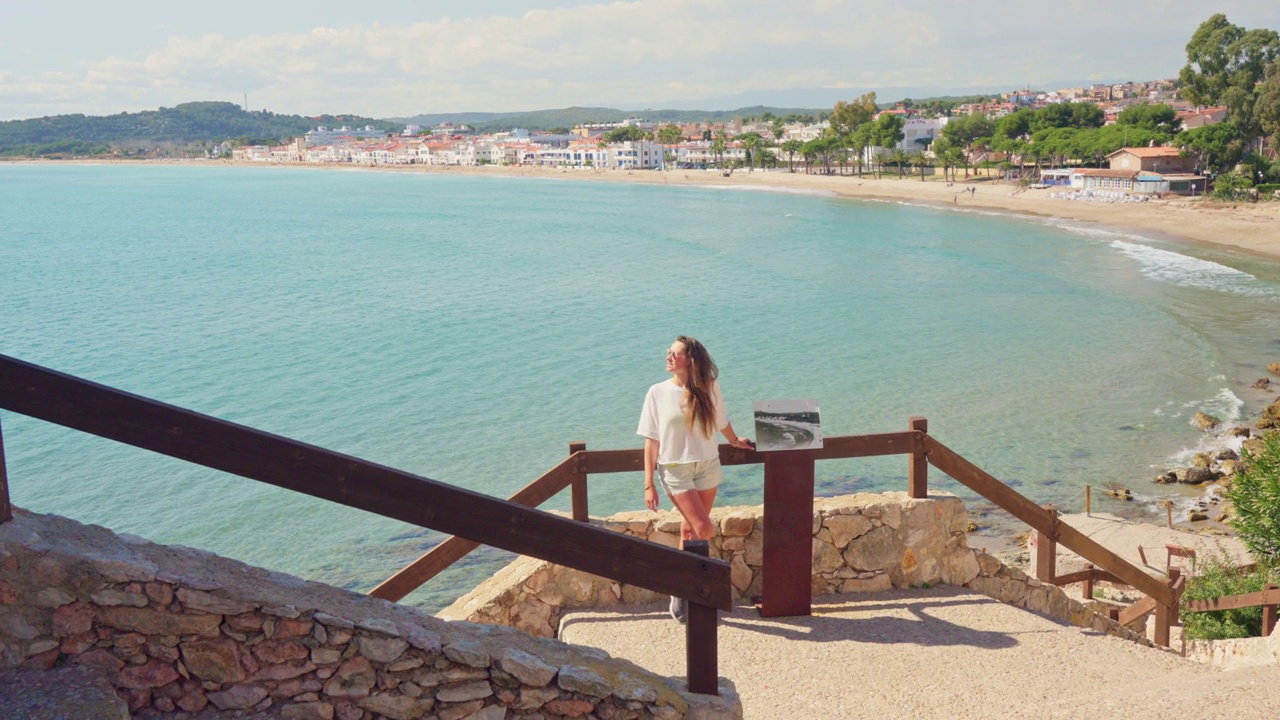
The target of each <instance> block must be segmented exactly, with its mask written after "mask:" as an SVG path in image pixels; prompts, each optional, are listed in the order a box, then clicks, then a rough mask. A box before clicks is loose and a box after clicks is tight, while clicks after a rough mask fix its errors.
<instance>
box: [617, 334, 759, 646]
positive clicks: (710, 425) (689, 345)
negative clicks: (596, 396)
mask: <svg viewBox="0 0 1280 720" xmlns="http://www.w3.org/2000/svg"><path fill="white" fill-rule="evenodd" d="M667 372H669V373H671V379H670V380H664V381H662V382H660V383H657V384H656V385H654V386H653V387H651V388H649V393H648V394H647V395H645V398H644V409H643V410H641V412H640V425H639V427H637V428H636V434H637V435H642V436H644V502H645V505H647V506H648V507H649V509H650V510H657V509H658V488H657V485H656V484H655V483H654V476H655V474H656V475H657V479H658V480H659V481H660V482H661V483H662V488H663V490H664V491H665V492H666V493H667V497H670V498H671V502H672V504H673V505H675V506H676V509H677V510H679V511H680V516H681V518H683V520H682V521H681V523H680V538H681V541H684V540H694V539H696V540H710V539H711V533H712V530H713V528H712V525H711V505H712V503H714V502H715V499H716V488H717V487H719V485H720V481H721V480H722V479H724V476H723V473H722V472H721V470H720V449H719V447H718V446H717V445H716V441H715V433H716V431H717V430H719V431H720V432H721V433H722V434H723V435H724V438H725V440H728V441H729V444H730V445H732V446H734V447H737V448H742V449H744V450H750V449H752V448H754V447H755V445H754V444H753V443H752V442H751V441H750V440H748V439H746V438H744V437H739V436H738V435H737V434H736V433H735V432H734V431H733V425H732V424H731V423H730V422H729V419H728V418H727V417H726V416H725V411H724V398H723V397H722V396H721V395H720V383H719V381H718V380H717V378H718V377H719V376H720V371H719V369H717V368H716V364H715V362H714V361H713V360H712V359H711V354H710V353H708V352H707V349H706V348H705V347H703V346H702V343H700V342H698V341H697V340H695V339H693V338H691V337H687V336H685V335H681V336H680V337H678V338H676V341H675V342H673V343H671V347H670V348H668V349H667ZM671 615H672V616H673V617H675V619H676V620H679V621H680V622H684V604H683V601H681V600H679V599H678V598H675V597H672V598H671Z"/></svg>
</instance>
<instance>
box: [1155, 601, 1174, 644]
mask: <svg viewBox="0 0 1280 720" xmlns="http://www.w3.org/2000/svg"><path fill="white" fill-rule="evenodd" d="M1172 609H1173V608H1171V607H1170V606H1168V605H1162V604H1160V603H1156V631H1155V634H1154V636H1153V637H1152V640H1154V641H1155V643H1156V644H1157V645H1163V646H1165V647H1169V620H1170V617H1169V615H1170V612H1171V611H1172Z"/></svg>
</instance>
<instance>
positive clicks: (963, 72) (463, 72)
mask: <svg viewBox="0 0 1280 720" xmlns="http://www.w3.org/2000/svg"><path fill="white" fill-rule="evenodd" d="M6 5H12V7H6V8H4V10H3V12H2V13H0V16H2V17H3V18H4V22H2V23H0V120H12V119H20V118H30V117H40V116H44V115H59V114H66V113H84V114H88V115H107V114H114V113H119V112H136V111H140V110H154V109H156V108H158V107H162V106H163V107H172V106H173V105H177V104H179V103H183V102H190V101H196V100H226V101H231V102H235V103H238V104H243V103H244V102H245V100H246V96H247V101H248V107H249V108H250V109H253V110H260V109H269V110H272V111H274V112H279V113H288V114H299V115H318V114H321V113H354V114H359V115H363V116H367V117H378V118H382V117H407V116H411V115H417V114H423V113H444V112H472V111H487V112H510V111H520V110H538V109H549V108H561V107H568V106H572V105H584V106H604V107H617V108H625V109H640V108H663V107H685V108H693V107H699V108H701V109H706V110H716V109H733V108H736V107H738V106H739V105H745V104H754V103H756V102H763V103H766V104H776V105H783V104H785V103H784V102H782V101H783V100H787V99H794V98H796V97H797V94H796V92H795V91H796V90H798V89H807V88H826V89H829V91H835V92H834V94H835V95H836V96H838V95H839V94H840V92H841V91H848V97H849V99H852V98H853V97H856V95H857V94H860V93H861V92H864V91H866V90H868V89H872V90H878V95H879V97H880V99H882V100H887V99H897V98H894V97H892V96H893V95H894V94H895V93H894V92H893V88H940V89H948V90H954V94H964V92H965V90H966V89H973V88H987V89H990V88H1006V89H1009V90H1012V89H1015V88H1019V87H1023V86H1027V85H1030V86H1031V87H1033V88H1037V89H1056V87H1049V86H1048V84H1051V83H1055V82H1060V81H1069V82H1074V83H1085V82H1121V81H1125V80H1150V79H1157V78H1167V77H1174V76H1176V75H1177V72H1178V70H1179V69H1180V68H1181V67H1182V66H1183V65H1184V64H1186V51H1185V47H1186V44H1187V41H1188V40H1189V39H1190V38H1191V34H1192V33H1193V32H1194V31H1195V28H1196V27H1197V26H1198V25H1199V24H1200V23H1202V22H1203V21H1204V20H1206V19H1207V18H1208V17H1209V16H1210V15H1211V14H1213V13H1215V12H1221V13H1225V14H1226V16H1227V18H1228V20H1230V21H1231V22H1233V23H1235V24H1237V25H1241V26H1243V27H1246V28H1268V29H1272V30H1280V2H1278V1H1277V0H1238V1H1236V0H1229V1H1222V2H1213V1H1212V0H1210V1H1207V2H1206V1H1205V0H1126V1H1125V2H1112V1H1100V0H1048V1H1046V2H1027V1H1026V0H931V1H930V2H922V1H919V0H884V1H882V0H848V1H844V0H788V1H787V2H761V1H756V0H637V1H635V2H622V1H620V2H594V3H593V2H591V1H590V0H577V1H576V2H575V1H562V0H527V1H526V2H515V1H512V0H493V1H486V0H470V1H468V2H449V3H442V2H430V1H428V2H423V1H421V0H420V1H418V2H410V1H409V0H377V2H358V1H353V0H308V2H305V3H301V2H293V1H292V0H276V1H275V2H262V1H261V0H259V1H258V2H249V1H248V0H222V1H221V2H219V3H215V4H205V3H175V2H172V0H163V1H159V0H119V1H118V2H115V3H103V2H100V1H97V0H95V1H94V2H86V1H84V0H64V2H60V3H37V2H29V1H28V2H19V0H12V2H6ZM828 94H829V95H830V94H833V93H832V92H828ZM899 94H900V93H899ZM771 98H777V100H778V101H777V102H770V100H771ZM735 103H736V104H735ZM825 104H827V103H823V105H825Z"/></svg>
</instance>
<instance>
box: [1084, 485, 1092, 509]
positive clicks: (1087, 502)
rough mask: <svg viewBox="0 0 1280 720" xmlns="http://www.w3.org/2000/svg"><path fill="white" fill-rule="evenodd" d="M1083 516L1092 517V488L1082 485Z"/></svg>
mask: <svg viewBox="0 0 1280 720" xmlns="http://www.w3.org/2000/svg"><path fill="white" fill-rule="evenodd" d="M1084 516H1085V517H1093V488H1092V487H1090V486H1088V485H1085V486H1084Z"/></svg>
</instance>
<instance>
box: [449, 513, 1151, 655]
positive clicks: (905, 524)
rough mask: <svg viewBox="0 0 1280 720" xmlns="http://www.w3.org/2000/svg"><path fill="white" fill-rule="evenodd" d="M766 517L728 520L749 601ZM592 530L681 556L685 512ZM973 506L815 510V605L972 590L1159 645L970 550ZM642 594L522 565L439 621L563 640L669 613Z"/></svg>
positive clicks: (549, 567) (730, 553) (739, 588)
mask: <svg viewBox="0 0 1280 720" xmlns="http://www.w3.org/2000/svg"><path fill="white" fill-rule="evenodd" d="M763 510H764V508H763V506H760V505H756V506H750V507H726V508H717V509H714V510H712V512H711V520H712V523H713V525H714V527H715V535H714V536H713V537H712V538H711V554H712V556H713V557H718V558H721V559H724V560H728V561H729V565H730V572H731V578H732V582H733V589H734V592H735V595H736V597H737V598H738V599H745V598H749V597H752V596H758V595H759V594H760V583H761V564H762V558H763V548H764V527H763V525H764V523H763ZM591 522H592V523H593V524H595V525H598V526H600V527H603V528H606V529H609V530H613V531H615V532H620V533H624V534H626V535H631V536H633V537H638V538H643V539H646V540H651V541H653V542H658V543H662V544H664V545H669V546H672V547H675V546H676V545H677V543H678V540H679V535H680V516H679V514H677V513H676V512H675V511H664V512H659V513H651V512H644V511H640V512H630V513H622V514H620V515H614V516H611V517H608V518H603V519H594V518H593V519H592V521H591ZM968 524H969V517H968V512H967V511H966V510H965V507H964V503H963V502H961V501H960V499H959V498H957V497H955V496H953V495H948V494H946V493H937V492H934V493H932V494H930V496H929V497H928V498H926V499H919V500H916V499H912V498H910V497H908V496H907V494H906V493H903V492H891V493H883V494H880V495H875V494H859V495H842V496H838V497H832V498H815V499H814V510H813V555H812V558H813V575H812V581H813V584H812V591H813V594H814V595H827V594H833V593H850V592H874V591H880V590H888V589H889V588H901V587H912V586H915V587H920V586H925V585H934V584H937V583H945V584H948V585H962V586H965V587H968V588H970V589H972V590H974V591H976V592H980V593H982V594H984V595H987V596H989V597H991V598H993V599H996V600H999V601H1000V602H1003V603H1006V604H1009V605H1014V606H1016V607H1021V608H1025V609H1027V610H1030V611H1032V612H1036V613H1039V614H1041V615H1045V616H1048V617H1051V618H1055V619H1057V620H1062V621H1063V622H1068V623H1071V624H1073V625H1077V626H1080V627H1085V628H1092V629H1094V630H1098V631H1100V632H1105V633H1107V634H1110V635H1115V636H1117V637H1122V638H1125V639H1129V640H1133V641H1136V642H1141V643H1144V644H1148V645H1149V644H1150V643H1149V642H1148V641H1147V640H1146V639H1145V637H1144V636H1143V635H1142V633H1141V627H1138V628H1137V629H1134V628H1127V627H1124V626H1121V625H1120V624H1119V623H1117V622H1115V621H1113V620H1111V619H1110V618H1108V617H1106V616H1105V615H1103V614H1099V613H1097V612H1095V611H1094V610H1092V609H1090V608H1089V607H1087V606H1086V605H1084V604H1083V603H1081V602H1079V601H1077V600H1075V599H1073V598H1071V597H1068V596H1067V594H1066V593H1064V592H1063V591H1062V590H1061V589H1060V588H1057V587H1055V586H1053V585H1046V584H1044V583H1041V582H1040V581H1039V580H1036V579H1035V578H1031V577H1028V576H1027V575H1026V574H1025V573H1023V572H1022V571H1020V570H1018V569H1016V568H1010V567H1007V566H1005V565H1004V564H1003V563H1001V562H1000V560H999V559H997V558H996V557H994V556H992V555H988V554H986V553H980V552H977V551H975V550H972V549H970V548H969V547H968V542H967V536H966V531H967V529H968ZM665 599H666V598H665V597H662V596H659V595H657V594H656V593H653V592H650V591H648V590H645V589H643V588H638V587H634V586H630V585H623V584H621V583H617V582H614V581H612V580H608V579H606V578H601V577H597V576H595V575H590V574H588V573H584V572H580V571H577V570H573V569H571V568H565V567H562V566H558V565H554V564H552V563H548V562H544V561H541V560H536V559H534V558H528V557H522V558H518V559H516V560H515V561H514V562H512V563H511V564H510V565H508V566H507V567H505V568H503V569H502V570H501V571H499V572H498V573H497V574H495V575H494V576H493V577H492V578H490V579H488V580H486V581H485V582H484V583H483V584H481V585H480V586H479V587H477V588H476V589H475V590H474V591H472V592H470V593H468V594H466V595H464V596H462V597H461V598H459V599H458V600H457V601H456V602H455V603H454V604H453V605H451V606H449V607H448V608H445V609H444V610H442V611H441V612H440V614H439V616H440V617H442V618H446V619H453V620H468V621H471V622H478V623H493V624H498V625H510V626H512V627H516V628H519V629H520V630H523V631H524V632H527V633H529V634H530V635H537V636H541V637H554V636H555V635H556V633H557V630H558V629H559V627H560V617H561V615H562V614H563V613H564V612H565V611H567V610H574V609H581V608H593V607H609V606H612V605H619V604H623V605H635V604H644V603H653V602H660V601H662V600H665Z"/></svg>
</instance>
